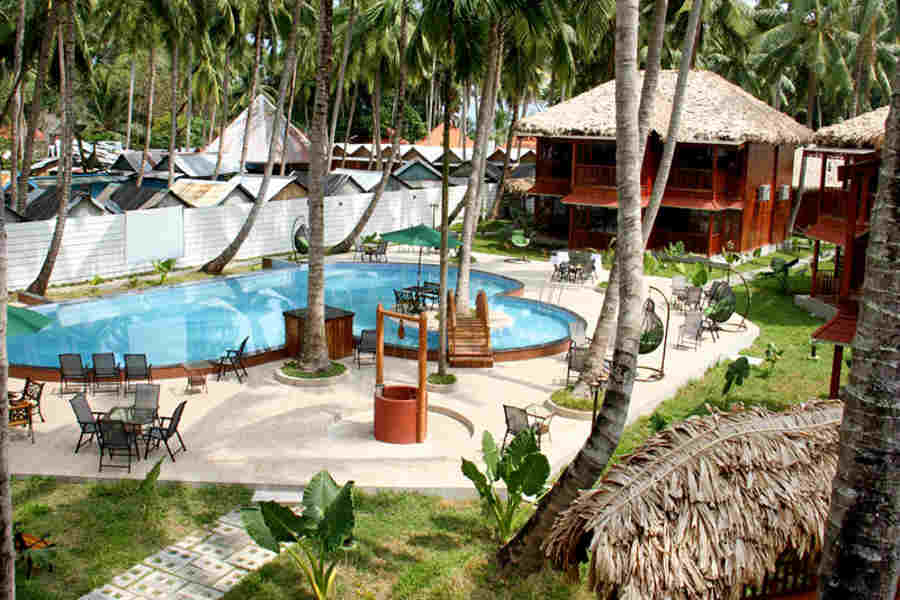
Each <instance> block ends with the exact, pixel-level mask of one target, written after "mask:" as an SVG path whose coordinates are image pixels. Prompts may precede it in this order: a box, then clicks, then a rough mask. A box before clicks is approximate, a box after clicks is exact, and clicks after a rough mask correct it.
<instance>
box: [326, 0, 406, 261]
mask: <svg viewBox="0 0 900 600" xmlns="http://www.w3.org/2000/svg"><path fill="white" fill-rule="evenodd" d="M400 10H401V13H400V29H401V31H400V41H399V46H400V55H401V56H403V55H404V54H405V53H406V23H407V20H406V19H407V14H406V13H407V11H406V2H405V0H404V2H403V6H402V7H401V9H400ZM397 98H399V99H400V100H399V101H400V102H404V101H405V100H406V61H401V63H400V85H399V87H398V88H397ZM392 125H393V126H394V133H393V134H391V147H392V148H396V147H397V146H398V141H399V139H400V130H401V129H403V111H400V116H399V117H397V121H396V122H395V123H393V124H392ZM398 155H399V152H396V151H392V152H391V155H390V156H389V157H388V159H387V162H385V164H384V167H383V170H382V172H381V181H379V182H378V186H377V187H376V188H375V193H374V194H373V195H372V200H370V201H369V205H368V206H367V207H366V210H364V211H363V214H362V215H361V216H360V218H359V221H358V222H357V223H356V225H355V226H354V227H353V229H352V230H351V231H350V233H349V234H347V237H345V238H344V239H343V240H342V241H341V242H340V243H339V244H337V245H336V246H334V247H332V248H331V249H329V251H328V252H329V254H340V253H342V252H349V251H350V249H351V248H352V247H353V244H354V242H356V239H357V238H358V237H359V236H360V234H362V232H363V230H364V229H365V227H366V225H367V224H368V223H369V219H371V218H372V214H373V213H374V212H375V207H377V206H378V202H380V201H381V197H382V196H384V190H385V189H387V182H388V180H389V179H390V176H391V172H392V171H393V168H394V161H395V160H397V156H398Z"/></svg>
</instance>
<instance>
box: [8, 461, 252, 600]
mask: <svg viewBox="0 0 900 600" xmlns="http://www.w3.org/2000/svg"><path fill="white" fill-rule="evenodd" d="M85 458H86V459H89V458H90V457H89V456H86V457H85ZM163 476H165V466H163ZM139 484H140V482H139V481H133V480H124V481H116V482H104V483H82V484H79V483H63V482H62V481H60V480H57V479H54V478H51V477H28V478H21V477H15V478H13V480H12V484H11V493H12V504H13V520H14V521H21V522H22V530H23V531H25V532H28V533H32V534H36V535H43V534H45V533H49V534H50V540H51V541H52V542H55V543H56V545H57V548H56V557H55V559H54V561H53V563H54V570H53V572H52V573H48V572H44V571H40V572H38V573H37V574H36V575H34V576H32V578H31V579H30V580H26V579H25V573H24V570H23V569H22V568H21V565H20V564H17V569H16V595H17V597H19V598H29V599H30V600H50V599H51V598H52V599H56V598H79V597H80V596H82V595H84V594H87V593H88V592H90V591H91V590H92V589H94V588H96V587H99V586H101V585H104V584H106V583H109V581H110V580H111V579H112V578H113V577H114V576H116V575H118V574H119V573H121V572H122V571H125V570H126V569H128V568H130V567H132V566H133V565H135V564H137V563H139V562H141V561H143V560H144V559H145V558H147V557H148V556H150V555H152V554H154V553H156V552H158V551H159V550H161V549H162V548H164V547H165V546H167V545H170V544H172V543H174V542H176V541H178V540H179V539H180V538H182V537H184V536H186V535H188V534H189V533H191V532H192V531H195V530H196V529H198V528H199V527H202V526H204V525H209V524H210V523H212V522H214V521H215V520H216V519H217V518H218V517H219V516H220V515H222V514H225V513H226V512H228V511H230V510H231V509H233V508H234V507H236V506H238V505H240V504H241V503H244V502H248V501H249V499H250V496H251V492H250V490H248V489H247V488H244V487H241V486H224V485H219V486H214V487H213V486H204V487H191V486H182V485H173V484H160V485H158V486H157V494H156V496H155V497H154V496H146V495H143V494H141V493H139V492H138V486H139Z"/></svg>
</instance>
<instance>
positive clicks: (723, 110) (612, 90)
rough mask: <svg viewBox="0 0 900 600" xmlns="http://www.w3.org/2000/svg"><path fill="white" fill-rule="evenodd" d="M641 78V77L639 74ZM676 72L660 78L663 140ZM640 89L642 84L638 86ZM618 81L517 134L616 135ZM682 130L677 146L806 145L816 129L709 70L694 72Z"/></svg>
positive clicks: (529, 121) (657, 108)
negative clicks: (681, 144)
mask: <svg viewBox="0 0 900 600" xmlns="http://www.w3.org/2000/svg"><path fill="white" fill-rule="evenodd" d="M640 78H641V79H643V73H641V74H640ZM677 78H678V71H674V70H667V71H662V72H661V73H660V74H659V86H658V87H657V95H656V102H655V104H654V108H653V114H651V115H650V130H651V131H655V132H656V133H658V134H659V135H660V136H661V137H663V138H665V136H666V133H667V132H668V130H669V116H670V115H671V114H672V97H673V95H674V93H675V81H676V79H677ZM639 87H640V86H639ZM615 100H616V82H615V80H613V81H608V82H606V83H604V84H603V85H600V86H597V87H595V88H594V89H592V90H589V91H587V92H585V93H583V94H581V95H579V96H576V97H574V98H572V99H571V100H567V101H566V102H563V103H561V104H557V105H556V106H552V107H550V108H549V109H547V110H545V111H544V112H542V113H538V114H536V115H532V116H530V117H527V118H525V119H521V120H520V121H519V122H518V125H517V126H516V132H517V133H519V134H523V135H537V136H547V137H554V136H560V137H565V136H587V137H598V138H614V137H615V136H616V102H615ZM684 100H685V105H684V109H683V112H682V116H681V127H680V128H679V131H678V141H679V142H715V141H719V142H762V143H766V144H784V143H787V144H802V143H806V142H808V141H809V140H810V139H811V138H812V131H810V130H809V129H807V128H806V127H804V126H803V125H801V124H800V123H798V122H797V121H795V120H794V119H792V118H790V117H789V116H787V115H786V114H783V113H780V112H778V111H777V110H775V109H774V108H772V107H771V106H769V105H768V104H766V103H765V102H763V101H761V100H759V99H757V98H754V97H753V96H752V95H750V94H748V93H747V92H745V91H744V90H742V89H741V88H740V87H738V86H736V85H734V84H733V83H730V82H729V81H726V80H725V79H723V78H722V77H720V76H719V75H716V74H715V73H712V72H710V71H691V73H690V75H689V76H688V83H687V91H686V93H685V98H684Z"/></svg>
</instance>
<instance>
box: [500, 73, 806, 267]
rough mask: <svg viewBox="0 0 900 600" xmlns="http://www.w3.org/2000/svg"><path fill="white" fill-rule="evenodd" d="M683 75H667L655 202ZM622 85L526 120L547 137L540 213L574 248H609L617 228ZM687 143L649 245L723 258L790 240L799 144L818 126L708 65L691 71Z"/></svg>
mask: <svg viewBox="0 0 900 600" xmlns="http://www.w3.org/2000/svg"><path fill="white" fill-rule="evenodd" d="M677 77H678V72H677V71H662V72H661V73H660V78H659V86H658V88H657V95H656V102H655V106H654V110H653V113H652V114H651V116H650V129H649V136H648V140H647V150H646V152H645V154H644V162H643V166H642V169H641V195H642V198H643V203H644V206H646V204H647V203H648V202H649V199H650V194H651V191H652V187H653V181H654V178H655V175H656V171H657V168H658V165H659V162H660V159H661V157H662V149H663V143H664V140H665V135H666V133H667V131H668V128H669V117H670V115H671V113H672V98H673V96H674V92H675V82H676V79H677ZM615 86H616V84H615V81H609V82H607V83H604V84H603V85H600V86H598V87H596V88H594V89H592V90H590V91H588V92H585V93H583V94H581V95H579V96H576V97H575V98H572V99H571V100H568V101H566V102H563V103H561V104H557V105H556V106H553V107H551V108H549V109H548V110H546V111H544V112H542V113H539V114H536V115H533V116H530V117H528V118H525V119H522V120H520V121H519V123H518V125H517V127H516V131H517V133H518V134H520V135H533V136H537V138H538V161H537V173H536V179H535V185H534V187H533V188H532V189H531V190H530V194H531V195H533V196H534V197H535V215H536V218H537V220H538V221H539V222H543V223H544V224H545V225H546V226H548V227H550V228H553V227H554V226H555V227H556V228H557V229H565V230H567V233H568V239H569V247H570V248H585V247H590V248H606V247H607V246H608V244H609V241H610V239H611V238H612V237H613V236H614V235H615V232H616V206H617V199H616V111H615V93H616V88H615ZM684 103H685V104H684V109H683V112H682V118H681V127H680V129H679V133H678V146H677V147H676V150H675V156H674V159H673V163H672V169H671V172H670V174H669V179H668V184H667V185H666V190H665V194H664V195H663V199H662V206H661V208H660V211H659V214H658V216H657V219H656V224H655V227H654V229H653V233H652V234H651V237H650V241H649V244H648V247H650V248H659V247H664V246H666V245H667V244H669V243H670V242H678V241H681V242H684V244H685V247H686V249H687V250H688V251H690V252H697V253H700V254H705V255H713V254H718V253H719V252H721V251H722V250H724V248H725V246H726V244H727V243H728V242H729V241H731V242H733V244H734V247H735V249H736V250H739V251H748V250H753V249H755V248H759V247H762V246H766V245H767V244H775V243H778V242H780V241H782V240H784V237H785V233H786V231H785V230H786V226H787V222H788V220H789V217H790V211H791V201H792V198H791V195H792V194H791V178H792V169H793V162H794V150H795V149H796V147H797V146H798V145H800V144H804V143H807V142H808V141H809V140H810V139H811V138H812V131H810V130H809V129H807V128H806V127H804V126H803V125H801V124H799V123H797V122H796V121H794V120H793V119H792V118H790V117H789V116H787V115H785V114H782V113H780V112H778V111H777V110H775V109H773V108H772V107H770V106H768V105H767V104H766V103H764V102H762V101H760V100H758V99H757V98H754V97H753V96H751V95H750V94H748V93H747V92H745V91H744V90H742V89H741V88H739V87H738V86H736V85H734V84H732V83H729V82H728V81H726V80H725V79H723V78H722V77H720V76H719V75H716V74H715V73H711V72H708V71H691V73H690V75H689V76H688V86H687V93H686V94H685V98H684Z"/></svg>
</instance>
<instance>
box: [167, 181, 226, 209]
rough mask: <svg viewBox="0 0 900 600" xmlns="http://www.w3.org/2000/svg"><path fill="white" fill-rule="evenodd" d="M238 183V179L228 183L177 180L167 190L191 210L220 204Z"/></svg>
mask: <svg viewBox="0 0 900 600" xmlns="http://www.w3.org/2000/svg"><path fill="white" fill-rule="evenodd" d="M239 183H240V177H237V176H235V177H232V178H231V179H229V180H228V181H210V180H208V179H188V178H183V179H179V180H178V181H176V182H175V183H173V184H172V187H171V188H169V193H171V194H172V195H173V196H175V197H176V198H178V199H179V200H180V201H182V202H183V203H185V204H186V205H188V206H191V207H193V208H208V207H210V206H218V205H219V204H222V203H223V202H224V201H225V199H226V198H227V197H228V195H229V194H230V193H231V192H233V191H234V189H235V188H236V187H238V184H239Z"/></svg>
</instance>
